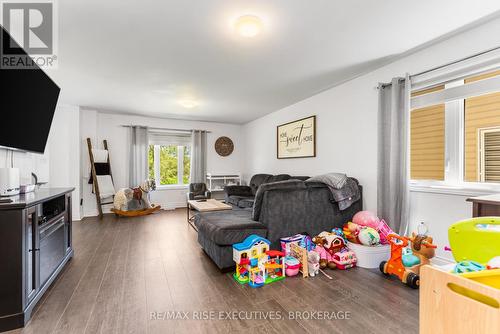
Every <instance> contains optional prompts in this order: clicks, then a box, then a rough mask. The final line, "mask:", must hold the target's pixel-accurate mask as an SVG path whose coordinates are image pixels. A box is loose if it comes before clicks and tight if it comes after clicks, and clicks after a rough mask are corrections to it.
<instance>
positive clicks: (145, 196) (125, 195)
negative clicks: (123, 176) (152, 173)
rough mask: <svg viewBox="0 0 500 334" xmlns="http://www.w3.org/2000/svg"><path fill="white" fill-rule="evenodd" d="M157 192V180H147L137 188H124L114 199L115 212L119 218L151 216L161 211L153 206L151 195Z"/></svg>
mask: <svg viewBox="0 0 500 334" xmlns="http://www.w3.org/2000/svg"><path fill="white" fill-rule="evenodd" d="M154 190H156V182H155V180H146V181H144V182H143V183H142V184H141V185H140V186H139V187H137V188H123V189H120V190H118V191H117V192H116V194H115V195H114V197H113V208H112V209H111V212H114V214H115V215H118V216H126V217H136V216H144V215H149V214H151V213H153V212H155V211H158V210H160V209H161V207H160V206H159V205H155V204H151V202H150V200H149V195H150V192H151V191H154Z"/></svg>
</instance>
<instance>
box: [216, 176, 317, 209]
mask: <svg viewBox="0 0 500 334" xmlns="http://www.w3.org/2000/svg"><path fill="white" fill-rule="evenodd" d="M308 178H309V177H308V176H290V175H288V174H278V175H271V174H255V175H254V176H252V178H251V179H250V184H249V185H248V186H227V187H225V188H224V195H225V200H226V203H229V204H232V205H235V206H237V207H240V208H251V207H253V202H254V199H255V194H256V193H257V190H258V189H259V187H260V186H261V185H263V184H265V183H274V182H278V181H286V180H290V179H296V180H302V181H305V180H307V179H308Z"/></svg>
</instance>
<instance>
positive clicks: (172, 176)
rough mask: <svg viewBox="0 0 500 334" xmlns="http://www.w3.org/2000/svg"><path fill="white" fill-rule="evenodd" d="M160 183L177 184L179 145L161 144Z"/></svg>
mask: <svg viewBox="0 0 500 334" xmlns="http://www.w3.org/2000/svg"><path fill="white" fill-rule="evenodd" d="M160 184H177V146H174V145H170V146H160Z"/></svg>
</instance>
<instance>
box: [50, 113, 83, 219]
mask: <svg viewBox="0 0 500 334" xmlns="http://www.w3.org/2000/svg"><path fill="white" fill-rule="evenodd" d="M79 133H80V108H79V107H76V106H65V105H62V106H58V107H57V108H56V112H55V115H54V119H53V120H52V125H51V128H50V133H49V140H48V142H47V146H48V150H49V152H50V153H49V180H48V181H49V184H48V186H50V187H55V188H60V187H74V188H75V190H74V192H73V194H72V196H73V197H72V204H73V219H75V220H78V219H80V217H81V215H80V150H79V145H78V142H79V138H80V135H79Z"/></svg>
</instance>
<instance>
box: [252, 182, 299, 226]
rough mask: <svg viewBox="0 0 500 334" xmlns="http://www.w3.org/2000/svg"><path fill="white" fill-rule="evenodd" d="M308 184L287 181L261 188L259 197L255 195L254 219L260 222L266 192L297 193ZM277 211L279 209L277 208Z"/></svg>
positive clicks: (267, 184) (258, 193)
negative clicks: (296, 191)
mask: <svg viewBox="0 0 500 334" xmlns="http://www.w3.org/2000/svg"><path fill="white" fill-rule="evenodd" d="M306 188H307V187H306V184H305V183H304V181H299V180H286V181H280V182H274V183H266V184H263V185H261V186H260V187H259V190H258V191H257V195H255V202H254V206H253V212H252V219H253V220H256V221H258V220H259V217H260V211H261V208H262V201H263V198H264V194H265V193H266V191H273V190H280V191H295V190H299V189H306ZM277 211H279V210H278V208H277Z"/></svg>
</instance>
